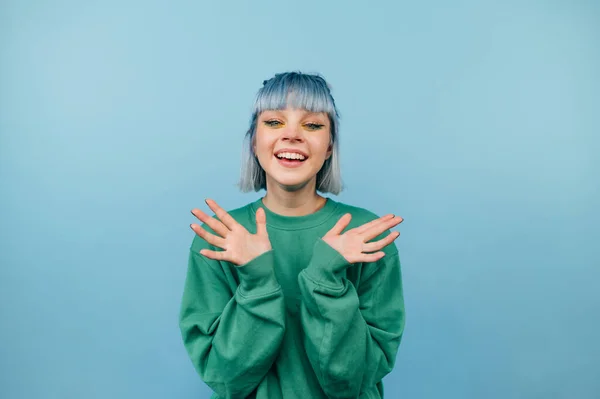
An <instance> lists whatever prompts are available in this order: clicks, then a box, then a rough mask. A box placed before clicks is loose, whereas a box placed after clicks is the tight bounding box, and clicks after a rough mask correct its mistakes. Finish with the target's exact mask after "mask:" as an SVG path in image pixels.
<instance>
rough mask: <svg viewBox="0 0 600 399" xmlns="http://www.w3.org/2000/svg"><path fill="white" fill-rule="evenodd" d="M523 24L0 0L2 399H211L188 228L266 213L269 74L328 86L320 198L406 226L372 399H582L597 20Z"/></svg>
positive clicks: (498, 17) (597, 315) (518, 9)
mask: <svg viewBox="0 0 600 399" xmlns="http://www.w3.org/2000/svg"><path fill="white" fill-rule="evenodd" d="M450 3H451V5H450ZM522 3H523V2H516V1H510V2H490V1H474V0H472V1H455V2H444V1H424V2H419V3H418V4H417V2H410V3H409V2H394V1H386V2H373V3H371V4H369V5H367V2H346V1H344V2H342V1H338V2H321V1H304V2H275V1H253V2H242V1H238V2H222V3H219V2H195V1H176V2H167V1H164V2H146V1H127V2H117V1H103V2H81V1H23V2H22V1H17V0H4V1H2V3H1V8H0V54H1V62H0V134H1V136H0V183H1V186H0V188H1V195H0V220H1V222H0V227H1V231H0V234H1V235H0V264H1V268H0V310H1V314H0V317H1V318H0V322H1V328H0V397H2V398H3V399H4V398H6V399H13V398H19V399H20V398H27V399H29V398H61V399H62V398H147V399H150V398H208V396H209V393H210V391H209V389H208V388H207V387H206V386H205V385H204V384H203V383H202V381H201V380H200V378H199V377H198V376H197V375H196V374H195V371H194V370H193V367H192V365H191V362H190V361H189V359H188V358H187V354H186V353H185V351H184V348H183V345H182V342H181V337H180V333H179V329H178V326H177V313H178V310H179V301H180V298H181V292H182V289H183V281H184V276H185V270H186V261H187V251H188V247H189V244H190V242H191V239H192V234H193V233H192V232H191V231H190V229H189V227H188V226H189V223H191V222H192V220H193V218H192V216H191V214H190V213H189V210H190V209H191V208H193V207H200V208H201V209H205V210H207V207H206V206H205V204H204V203H203V199H204V198H206V197H211V198H214V199H215V200H217V201H218V202H219V203H220V204H221V205H222V206H224V207H225V208H228V209H231V208H236V207H238V206H242V205H244V204H246V203H248V202H250V201H253V200H255V199H256V198H258V196H259V195H263V194H264V192H261V193H252V194H241V193H239V192H238V191H237V190H236V188H235V183H236V181H237V177H238V172H239V167H240V165H239V159H240V152H241V144H242V140H243V135H244V133H245V131H246V129H247V127H248V125H247V124H248V120H249V117H250V109H251V105H252V101H253V98H254V95H255V93H256V91H257V90H258V88H259V87H260V86H261V84H262V81H263V80H264V79H267V78H269V77H271V76H272V75H273V74H274V73H276V72H282V71H287V70H302V71H305V72H319V73H322V74H323V75H324V76H325V78H326V79H328V81H329V82H330V83H331V85H332V87H333V93H334V96H335V98H336V101H337V103H338V105H339V108H340V110H341V112H342V125H341V138H340V140H341V141H340V146H341V159H342V161H341V162H342V171H343V177H344V180H345V182H346V185H347V189H346V191H344V192H343V194H342V195H340V196H338V197H336V199H338V200H340V201H344V202H347V203H351V204H354V205H358V206H361V207H365V208H368V209H370V210H372V211H374V212H376V213H379V214H381V213H387V212H395V213H397V214H400V215H401V216H403V217H404V218H405V222H404V223H403V224H402V225H400V231H401V232H402V235H401V237H400V239H399V240H398V241H397V243H398V246H399V249H400V251H401V259H402V265H403V276H404V284H405V295H406V297H405V299H406V308H407V312H408V319H407V326H406V333H405V336H404V339H403V342H402V345H401V348H400V351H399V354H398V360H397V364H396V368H395V369H394V371H393V372H392V373H391V374H390V375H389V376H387V377H386V379H385V383H386V391H387V393H388V395H387V396H386V397H388V398H390V399H392V398H411V399H418V398H442V397H443V398H461V399H464V398H477V399H478V398H486V399H488V398H489V399H494V398H503V399H504V398H517V399H518V398H569V399H574V398H575V399H583V398H598V397H600V380H599V379H598V375H600V360H599V359H600V345H599V343H598V329H599V327H600V293H599V291H600V289H599V288H598V281H599V279H600V251H599V246H598V239H599V238H600V234H599V231H598V229H599V227H598V226H599V225H600V218H599V216H598V207H599V205H600V189H599V185H600V183H599V180H600V179H599V178H598V175H599V174H600V166H599V156H598V151H599V149H600V148H599V147H600V146H599V141H600V140H599V138H598V135H599V133H600V122H599V111H600V95H599V93H600V72H599V71H600V28H599V27H600V5H599V4H598V3H597V2H594V1H544V2H541V1H539V2H527V4H526V5H525V4H522Z"/></svg>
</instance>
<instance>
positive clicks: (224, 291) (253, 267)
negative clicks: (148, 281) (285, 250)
mask: <svg viewBox="0 0 600 399" xmlns="http://www.w3.org/2000/svg"><path fill="white" fill-rule="evenodd" d="M273 262H274V257H273V250H271V251H269V252H266V253H264V254H262V255H260V256H258V257H257V258H255V259H253V260H252V261H250V262H248V263H247V264H245V265H243V266H238V267H236V269H237V270H238V275H239V285H238V286H237V289H235V292H232V289H231V288H230V287H231V275H229V276H228V275H227V274H226V273H225V272H224V270H223V268H222V266H221V264H220V263H219V262H218V261H215V260H212V259H209V258H206V257H204V256H203V255H201V254H199V253H197V251H195V250H190V255H189V262H188V270H187V276H186V281H185V286H184V292H183V299H182V303H181V310H180V315H179V327H180V329H181V334H182V338H183V343H184V346H185V348H186V350H187V352H188V354H189V356H190V358H191V360H192V363H193V364H194V367H195V369H196V371H197V372H198V373H199V374H200V377H201V378H202V380H203V381H204V382H205V383H206V384H207V385H208V386H209V387H210V388H211V389H212V390H213V391H214V392H215V393H217V394H218V395H219V397H221V398H245V397H247V396H249V395H250V394H251V392H252V391H253V390H254V389H255V388H256V387H257V386H258V384H259V383H260V381H261V380H262V379H263V378H264V376H265V375H266V374H267V372H268V371H269V369H270V368H271V366H272V364H273V362H274V360H275V358H276V356H277V354H278V352H279V347H280V344H281V341H282V339H283V334H284V330H285V319H284V317H285V312H284V297H283V293H282V290H281V287H280V285H279V283H278V282H277V280H276V278H275V273H274V270H273Z"/></svg>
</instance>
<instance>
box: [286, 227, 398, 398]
mask: <svg viewBox="0 0 600 399" xmlns="http://www.w3.org/2000/svg"><path fill="white" fill-rule="evenodd" d="M389 247H390V248H392V249H391V250H388V251H387V252H386V255H385V256H384V257H383V258H382V259H380V260H379V261H377V262H373V263H365V264H363V268H362V273H361V274H362V275H361V277H360V279H359V280H360V281H359V283H358V284H357V286H358V289H357V288H355V287H354V285H353V284H352V282H351V281H349V280H348V279H347V278H346V277H345V273H344V271H345V269H346V268H347V267H350V266H351V265H350V264H349V263H348V262H347V261H346V259H345V258H344V257H343V256H342V255H341V254H339V253H338V252H337V251H336V250H335V249H333V248H332V247H331V246H329V245H328V244H327V243H326V242H325V241H323V240H322V239H319V240H318V241H317V242H316V243H315V246H314V251H313V255H312V258H311V261H310V263H309V265H308V266H307V268H306V269H304V270H303V271H302V272H300V274H299V276H298V282H299V284H300V290H301V294H302V305H301V310H300V315H301V322H302V326H303V328H304V340H305V346H306V351H307V354H308V357H309V359H310V362H311V364H312V366H313V369H314V370H315V373H316V375H317V378H318V379H319V381H320V383H321V386H322V388H323V390H324V391H325V393H326V394H327V395H328V397H330V398H357V397H358V396H359V395H360V393H361V392H363V391H364V390H367V389H369V388H372V387H373V386H375V385H376V384H377V383H378V382H379V381H381V380H382V379H383V377H384V376H385V375H387V374H388V373H389V372H390V371H391V370H392V368H393V367H394V363H395V360H396V355H397V351H398V347H399V345H400V340H401V338H402V333H403V331H404V324H405V312H404V300H403V290H402V279H401V271H400V260H399V256H398V251H397V249H396V247H395V245H390V246H389Z"/></svg>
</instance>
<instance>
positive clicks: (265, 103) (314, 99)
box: [238, 72, 343, 194]
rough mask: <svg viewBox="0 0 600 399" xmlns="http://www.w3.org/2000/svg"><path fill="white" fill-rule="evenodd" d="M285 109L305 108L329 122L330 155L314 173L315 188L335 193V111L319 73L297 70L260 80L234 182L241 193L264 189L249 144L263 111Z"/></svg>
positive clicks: (338, 186)
mask: <svg viewBox="0 0 600 399" xmlns="http://www.w3.org/2000/svg"><path fill="white" fill-rule="evenodd" d="M286 108H295V109H305V110H307V111H309V112H324V113H326V114H327V116H328V117H329V122H330V126H331V128H330V135H331V137H330V144H331V145H332V147H333V148H332V154H331V157H329V158H328V159H327V160H325V163H324V164H323V167H322V168H321V170H320V171H319V172H318V173H317V190H319V191H321V192H330V193H333V194H338V193H339V192H340V191H341V190H342V189H343V187H342V181H341V173H340V167H339V155H338V126H339V112H338V110H337V107H336V105H335V101H334V99H333V96H332V95H331V90H330V88H329V85H328V84H327V82H326V81H325V79H324V78H323V77H321V76H320V75H311V74H305V73H301V72H284V73H279V74H276V75H275V76H274V77H272V78H271V79H268V80H265V81H264V82H263V87H261V88H260V90H259V91H258V93H257V95H256V99H255V101H254V107H253V111H252V117H251V118H250V128H249V129H248V131H247V132H246V141H247V143H246V146H245V149H246V152H245V153H244V154H243V156H242V169H241V178H240V182H239V183H238V186H239V188H240V189H241V190H242V191H243V192H248V191H252V190H254V191H259V190H260V189H266V176H265V171H264V170H263V169H262V167H261V166H260V164H259V163H258V159H257V158H256V156H255V155H254V150H253V143H254V137H255V135H256V123H257V120H258V116H259V115H260V114H261V112H263V111H269V110H283V109H286Z"/></svg>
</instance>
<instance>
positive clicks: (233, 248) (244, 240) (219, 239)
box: [190, 200, 271, 266]
mask: <svg viewBox="0 0 600 399" xmlns="http://www.w3.org/2000/svg"><path fill="white" fill-rule="evenodd" d="M206 204H207V205H208V207H209V208H210V209H211V210H212V211H213V212H214V213H215V214H216V215H217V217H218V218H219V220H220V221H219V220H217V219H215V218H213V217H210V216H208V215H207V214H206V213H204V212H202V211H201V210H199V209H192V214H193V215H194V216H196V217H197V218H198V219H199V220H200V221H202V222H204V223H206V224H207V225H208V226H209V227H210V228H211V229H213V231H214V232H215V233H217V234H218V235H219V236H216V235H214V234H211V233H209V232H208V231H206V230H205V229H203V228H202V227H200V226H199V225H197V224H193V223H192V224H191V225H190V227H191V228H192V230H194V232H195V233H196V234H197V235H198V236H200V237H201V238H203V239H204V240H205V241H206V242H208V243H209V244H212V245H214V246H215V247H219V248H222V249H224V251H211V250H208V249H203V250H201V251H200V253H201V254H202V255H204V256H206V257H207V258H210V259H215V260H223V261H226V262H230V263H233V264H234V265H236V266H240V265H244V264H246V263H248V262H250V261H251V260H252V259H254V258H256V257H258V256H259V255H261V254H263V253H265V252H267V251H269V250H271V241H269V236H268V235H267V219H266V215H265V211H264V209H262V208H259V209H258V210H257V211H256V234H251V233H250V232H248V230H246V229H245V228H244V226H242V225H241V224H239V223H238V222H236V221H235V219H234V218H232V217H231V215H229V214H228V213H227V212H225V210H223V208H221V207H220V206H219V205H217V203H216V202H215V201H213V200H206Z"/></svg>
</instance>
